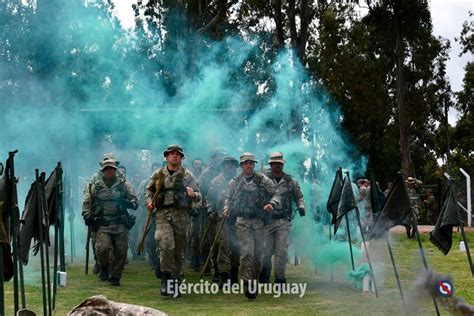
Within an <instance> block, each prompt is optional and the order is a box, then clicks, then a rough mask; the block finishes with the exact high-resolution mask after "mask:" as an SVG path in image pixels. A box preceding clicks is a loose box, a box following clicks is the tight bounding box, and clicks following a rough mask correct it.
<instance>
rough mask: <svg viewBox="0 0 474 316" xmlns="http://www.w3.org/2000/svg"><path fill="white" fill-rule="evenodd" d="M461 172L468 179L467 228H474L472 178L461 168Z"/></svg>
mask: <svg viewBox="0 0 474 316" xmlns="http://www.w3.org/2000/svg"><path fill="white" fill-rule="evenodd" d="M459 171H461V172H462V174H463V175H464V176H465V177H466V195H467V199H466V200H467V209H466V212H467V226H469V227H472V223H471V222H472V201H471V176H470V175H469V174H468V173H467V172H466V171H464V169H463V168H459Z"/></svg>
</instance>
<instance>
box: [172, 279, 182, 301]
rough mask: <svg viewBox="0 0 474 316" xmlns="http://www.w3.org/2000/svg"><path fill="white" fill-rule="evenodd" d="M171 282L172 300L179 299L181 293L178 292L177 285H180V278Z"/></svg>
mask: <svg viewBox="0 0 474 316" xmlns="http://www.w3.org/2000/svg"><path fill="white" fill-rule="evenodd" d="M173 281H174V282H173V285H172V286H171V291H170V292H171V293H170V295H171V296H172V297H173V298H178V297H181V293H180V292H179V285H180V284H181V279H180V278H175V279H174V280H173Z"/></svg>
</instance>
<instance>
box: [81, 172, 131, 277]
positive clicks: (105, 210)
mask: <svg viewBox="0 0 474 316" xmlns="http://www.w3.org/2000/svg"><path fill="white" fill-rule="evenodd" d="M93 180H94V182H92V181H91V191H92V201H93V202H92V209H91V207H90V205H91V196H90V194H89V189H88V187H87V188H86V190H85V192H84V203H83V207H82V216H83V217H84V219H85V220H86V222H89V224H92V225H93V227H94V231H95V236H96V238H95V239H96V241H95V245H94V250H95V254H96V256H97V261H98V263H99V266H100V269H101V272H100V274H101V275H100V277H101V280H105V279H106V276H107V271H109V272H110V275H111V279H112V278H113V279H115V280H120V277H121V275H122V271H123V267H124V265H125V261H126V259H127V249H128V228H127V225H128V222H127V221H128V220H129V218H128V212H127V208H133V209H136V208H137V207H138V202H137V197H136V195H135V193H134V191H133V188H132V186H131V185H130V184H129V183H128V182H127V181H126V180H125V179H124V178H123V177H120V176H116V177H115V178H114V179H113V180H112V181H111V183H108V184H106V181H105V179H104V178H101V179H100V178H93ZM124 201H127V202H128V203H127V205H124ZM112 251H113V258H111V253H112ZM109 264H110V267H109Z"/></svg>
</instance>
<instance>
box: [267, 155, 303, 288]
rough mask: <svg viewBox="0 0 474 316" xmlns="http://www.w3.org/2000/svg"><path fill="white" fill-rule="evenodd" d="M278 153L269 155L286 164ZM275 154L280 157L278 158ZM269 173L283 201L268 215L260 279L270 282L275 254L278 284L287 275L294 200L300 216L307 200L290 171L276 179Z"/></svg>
mask: <svg viewBox="0 0 474 316" xmlns="http://www.w3.org/2000/svg"><path fill="white" fill-rule="evenodd" d="M275 154H276V153H273V154H272V155H273V156H274V157H272V156H271V157H270V161H269V163H271V162H280V161H281V163H283V161H284V160H283V154H281V153H280V154H281V156H276V155H275ZM275 157H277V158H280V157H281V160H279V159H278V160H279V161H277V159H274V158H275ZM266 175H267V176H268V177H269V178H270V179H271V180H272V181H273V183H274V184H275V187H276V189H277V191H278V193H279V194H280V199H281V204H280V205H279V206H278V207H276V208H275V209H274V210H273V212H272V213H271V214H270V215H269V220H268V224H267V225H265V251H264V260H263V265H264V267H263V270H262V274H261V279H260V281H261V282H269V279H270V275H271V269H272V262H271V260H272V256H273V255H275V257H274V259H273V264H274V267H275V271H274V274H275V283H285V282H286V276H285V270H286V263H287V262H288V246H289V234H290V230H291V219H292V217H293V209H292V203H293V202H294V203H295V204H296V207H297V208H298V210H301V211H300V215H301V216H304V210H305V209H306V207H305V202H304V197H303V193H302V192H301V189H300V186H299V184H298V182H297V181H296V180H295V179H294V178H293V177H292V176H291V175H289V174H287V173H284V172H283V176H282V177H281V178H280V179H277V178H276V177H275V176H274V175H273V173H272V171H271V170H268V171H267V172H266Z"/></svg>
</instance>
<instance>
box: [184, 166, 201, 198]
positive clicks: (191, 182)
mask: <svg viewBox="0 0 474 316" xmlns="http://www.w3.org/2000/svg"><path fill="white" fill-rule="evenodd" d="M184 183H185V185H186V188H191V189H192V190H193V191H194V197H191V199H192V200H193V202H199V201H201V193H200V192H199V186H198V182H197V181H196V178H195V177H194V176H193V175H192V174H191V173H190V172H189V171H188V170H186V174H185V182H184Z"/></svg>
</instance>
